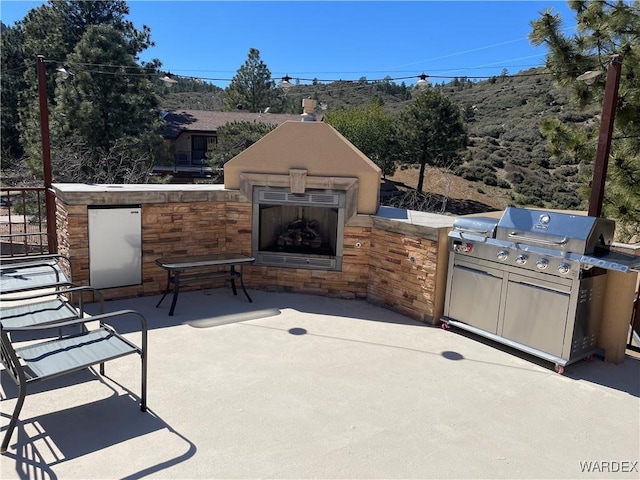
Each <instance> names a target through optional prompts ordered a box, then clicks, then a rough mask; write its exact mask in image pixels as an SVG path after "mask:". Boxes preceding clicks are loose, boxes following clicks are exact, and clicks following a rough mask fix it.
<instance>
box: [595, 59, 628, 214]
mask: <svg viewBox="0 0 640 480" xmlns="http://www.w3.org/2000/svg"><path fill="white" fill-rule="evenodd" d="M621 70H622V57H621V56H620V55H613V56H612V57H611V61H610V62H609V67H608V68H607V80H606V83H605V86H604V99H603V101H602V118H601V119H600V136H599V137H598V149H597V150H596V160H595V163H594V165H593V180H592V181H591V196H590V197H589V215H590V216H592V217H600V216H602V203H603V199H604V184H605V181H606V179H607V166H608V163H609V152H610V150H611V136H612V135H613V121H614V119H615V114H616V104H617V103H618V87H619V86H620V72H621Z"/></svg>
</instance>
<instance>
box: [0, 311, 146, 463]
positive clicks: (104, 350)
mask: <svg viewBox="0 0 640 480" xmlns="http://www.w3.org/2000/svg"><path fill="white" fill-rule="evenodd" d="M121 316H137V317H138V318H139V320H140V325H141V336H142V339H141V342H140V346H137V345H135V344H134V343H133V342H131V341H129V340H127V339H126V338H124V337H123V336H122V335H120V334H119V333H118V332H117V331H116V330H115V329H114V328H113V327H111V326H109V325H107V324H106V323H105V321H107V320H109V319H112V318H116V317H121ZM94 322H98V326H97V328H96V327H95V326H94V327H93V328H89V327H88V326H87V324H88V323H94ZM78 325H80V326H82V328H81V330H80V332H79V333H73V334H64V335H61V336H59V337H57V338H54V339H47V340H44V341H39V342H31V343H29V344H26V345H25V346H21V347H17V348H16V345H15V344H14V342H12V340H11V334H12V333H17V332H29V333H37V332H39V331H42V330H47V329H59V330H61V329H64V328H65V327H71V326H78ZM0 342H1V344H0V346H1V350H0V353H1V355H0V360H1V361H2V364H3V365H4V367H5V369H6V371H7V373H9V375H10V376H11V378H12V379H13V380H14V381H15V382H16V384H17V385H18V399H17V401H16V405H15V407H14V410H13V414H12V416H11V420H10V421H9V425H8V426H7V429H6V431H5V434H4V438H3V440H2V444H1V445H0V453H1V454H4V453H6V451H7V447H8V446H9V441H10V440H11V435H12V434H13V430H14V429H15V427H16V424H17V422H18V416H19V415H20V411H21V410H22V406H23V404H24V400H25V397H26V394H27V385H29V384H31V383H35V382H40V381H43V380H48V379H51V378H54V377H59V376H61V375H65V374H68V373H72V372H76V371H78V370H82V369H85V368H91V367H92V366H93V365H96V364H100V375H104V363H105V362H108V361H110V360H114V359H116V358H120V357H123V356H125V355H130V354H133V353H135V354H138V355H140V359H141V364H142V372H141V379H142V388H141V395H140V409H141V410H142V411H143V412H145V411H146V410H147V321H146V319H145V318H144V316H143V315H141V314H140V313H138V312H136V311H134V310H120V311H116V312H110V313H105V314H100V315H96V316H93V317H91V318H77V319H74V320H69V321H65V322H56V323H49V324H47V325H42V324H40V325H30V326H12V327H8V326H6V325H5V323H4V322H0Z"/></svg>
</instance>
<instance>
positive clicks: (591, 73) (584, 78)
mask: <svg viewBox="0 0 640 480" xmlns="http://www.w3.org/2000/svg"><path fill="white" fill-rule="evenodd" d="M600 75H602V70H588V71H586V72H584V73H583V74H582V75H579V76H578V77H576V80H579V81H581V82H584V83H586V84H587V85H592V84H593V83H594V82H595V81H596V78H598V77H599V76H600Z"/></svg>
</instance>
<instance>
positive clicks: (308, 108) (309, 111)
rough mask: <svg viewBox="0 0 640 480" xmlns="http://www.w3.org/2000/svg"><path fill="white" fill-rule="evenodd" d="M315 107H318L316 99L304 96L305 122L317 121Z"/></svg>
mask: <svg viewBox="0 0 640 480" xmlns="http://www.w3.org/2000/svg"><path fill="white" fill-rule="evenodd" d="M315 109H316V101H315V100H313V99H311V98H303V99H302V115H301V117H302V118H301V120H302V121H303V122H315V121H316V114H315V112H314V110H315Z"/></svg>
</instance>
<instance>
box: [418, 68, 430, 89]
mask: <svg viewBox="0 0 640 480" xmlns="http://www.w3.org/2000/svg"><path fill="white" fill-rule="evenodd" d="M428 76H429V75H425V73H424V72H423V73H421V74H420V75H418V78H419V79H420V80H418V81H417V82H416V87H417V88H419V89H420V90H422V89H425V88H427V87H428V86H429V85H431V83H430V82H429V81H428V80H427V77H428Z"/></svg>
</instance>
